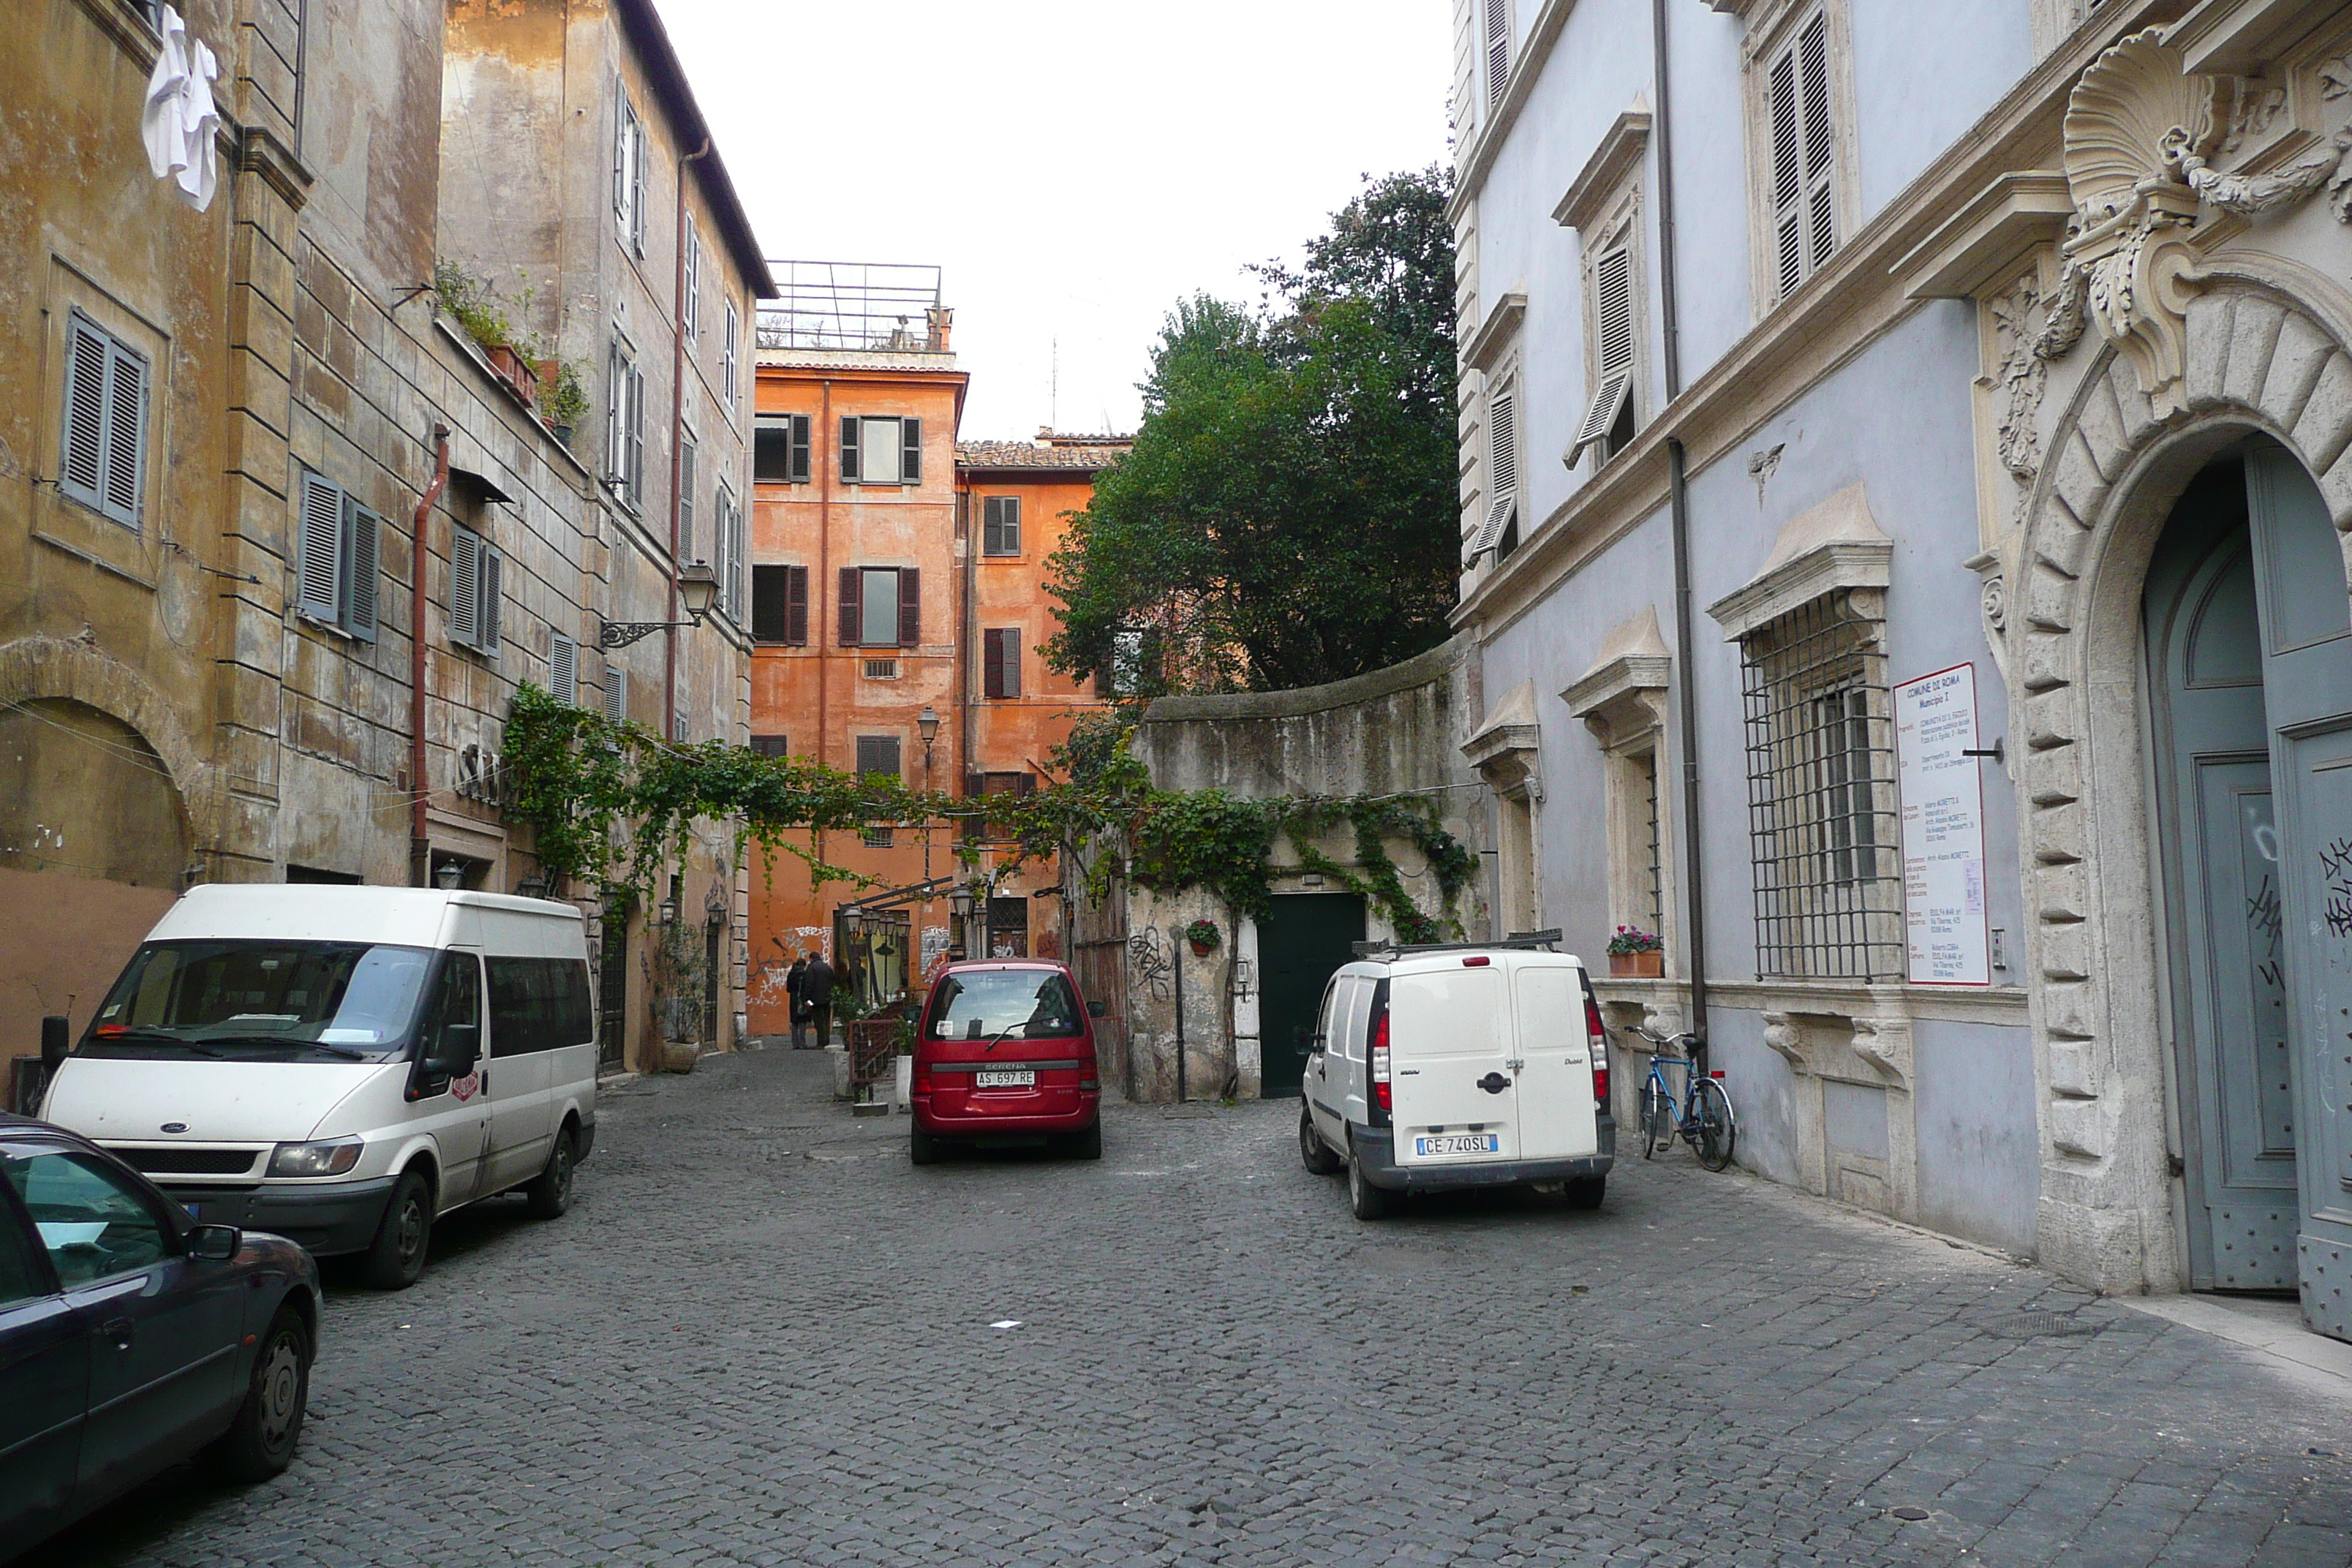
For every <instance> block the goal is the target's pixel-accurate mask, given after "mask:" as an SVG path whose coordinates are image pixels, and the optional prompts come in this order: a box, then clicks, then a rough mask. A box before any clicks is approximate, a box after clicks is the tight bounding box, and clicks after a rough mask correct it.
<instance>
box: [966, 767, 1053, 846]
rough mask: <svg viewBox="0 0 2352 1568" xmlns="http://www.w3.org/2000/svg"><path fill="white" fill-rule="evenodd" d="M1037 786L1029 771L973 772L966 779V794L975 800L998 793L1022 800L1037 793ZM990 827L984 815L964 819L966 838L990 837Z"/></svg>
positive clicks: (987, 797) (984, 798)
mask: <svg viewBox="0 0 2352 1568" xmlns="http://www.w3.org/2000/svg"><path fill="white" fill-rule="evenodd" d="M1036 788H1037V780H1036V778H1035V777H1034V775H1033V774H1029V773H972V774H971V775H970V776H968V777H967V778H966V779H965V781H964V794H966V795H970V796H971V797H972V798H973V799H975V800H987V799H991V798H992V797H994V796H997V795H1008V796H1010V797H1012V798H1013V799H1014V800H1022V799H1025V798H1027V797H1028V796H1029V795H1034V794H1035V793H1036ZM990 827H991V825H990V823H989V821H988V819H987V818H986V817H984V816H967V817H965V818H964V819H963V836H964V837H966V838H987V837H992V834H991V831H990Z"/></svg>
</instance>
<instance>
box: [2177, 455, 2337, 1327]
mask: <svg viewBox="0 0 2352 1568" xmlns="http://www.w3.org/2000/svg"><path fill="white" fill-rule="evenodd" d="M2145 604H2146V610H2147V649H2148V665H2149V670H2148V675H2149V680H2148V686H2149V689H2150V692H2151V694H2152V697H2153V700H2152V702H2151V708H2152V709H2153V710H2154V711H2153V717H2154V719H2155V721H2156V733H2157V752H2158V759H2157V768H2156V774H2157V781H2156V782H2157V800H2158V821H2159V826H2158V842H2159V844H2160V846H2161V847H2162V851H2163V853H2162V856H2161V859H2162V868H2163V877H2164V882H2165V894H2166V899H2165V901H2166V912H2167V920H2166V922H2165V929H2166V931H2167V934H2168V938H2169V945H2170V950H2171V961H2172V962H2171V965H2170V968H2171V975H2172V997H2171V1001H2172V1036H2173V1047H2174V1052H2175V1058H2174V1059H2175V1070H2176V1075H2177V1078H2178V1080H2179V1086H2180V1089H2179V1100H2180V1124H2181V1134H2182V1137H2181V1142H2182V1155H2183V1166H2184V1175H2185V1178H2186V1180H2187V1183H2188V1188H2189V1279H2190V1282H2191V1283H2192V1284H2193V1285H2194V1286H2195V1288H2197V1289H2203V1290H2211V1289H2223V1290H2289V1289H2294V1281H2295V1265H2294V1256H2295V1236H2296V1230H2297V1224H2298V1221H2299V1220H2300V1218H2301V1214H2302V1210H2301V1205H2300V1204H2299V1203H2298V1201H2297V1197H2296V1192H2295V1151H2294V1121H2295V1114H2294V1089H2293V1082H2294V1074H2293V1071H2292V1059H2291V1058H2292V1053H2291V1051H2290V1049H2289V1046H2288V1029H2287V1015H2286V990H2285V985H2284V979H2283V974H2282V970H2281V965H2280V934H2281V933H2280V929H2279V912H2278V911H2279V889H2278V883H2279V878H2278V833H2277V830H2276V826H2275V823H2274V822H2273V807H2272V800H2271V766H2270V750H2269V744H2270V742H2269V728H2268V726H2267V724H2266V723H2265V722H2264V720H2263V659H2262V642H2261V636H2260V631H2259V628H2258V624H2257V623H2258V615H2257V612H2256V608H2255V586H2254V560H2253V552H2252V541H2251V539H2250V538H2249V536H2248V531H2247V525H2246V505H2245V489H2244V479H2242V474H2241V470H2240V468H2239V465H2237V464H2236V463H2234V462H2231V463H2221V464H2216V465H2215V466H2214V467H2213V468H2210V469H2208V470H2207V472H2206V473H2205V474H2204V475H2201V476H2200V479H2199V480H2198V482H2197V483H2196V484H2194V485H2192V486H2191V487H2190V489H2189V492H2188V494H2186V495H2185V496H2183V497H2182V499H2181V504H2180V505H2179V507H2178V508H2176V509H2175V510H2174V513H2173V521H2172V524H2171V526H2170V527H2169V528H2168V530H2167V531H2166V533H2165V537H2164V539H2163V541H2162V542H2160V543H2159V544H2158V548H2157V553H2156V557H2155V559H2154V560H2153V561H2152V562H2151V563H2150V564H2149V567H2148V575H2147V595H2146V599H2145Z"/></svg>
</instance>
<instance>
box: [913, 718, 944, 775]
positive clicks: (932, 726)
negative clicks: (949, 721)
mask: <svg viewBox="0 0 2352 1568" xmlns="http://www.w3.org/2000/svg"><path fill="white" fill-rule="evenodd" d="M915 728H916V730H917V731H919V732H920V733H921V735H922V737H923V777H924V778H925V779H926V780H929V777H930V773H931V742H933V741H936V740H938V739H939V738H940V714H939V710H938V709H936V708H932V707H929V706H928V705H926V706H925V708H924V709H923V710H922V711H921V712H920V713H918V714H916V715H915Z"/></svg>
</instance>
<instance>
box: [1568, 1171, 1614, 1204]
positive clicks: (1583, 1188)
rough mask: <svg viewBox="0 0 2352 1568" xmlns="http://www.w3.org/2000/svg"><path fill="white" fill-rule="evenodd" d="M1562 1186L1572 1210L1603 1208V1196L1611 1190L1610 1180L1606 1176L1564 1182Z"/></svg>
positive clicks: (1582, 1177)
mask: <svg viewBox="0 0 2352 1568" xmlns="http://www.w3.org/2000/svg"><path fill="white" fill-rule="evenodd" d="M1560 1185H1561V1188H1562V1190H1563V1192H1564V1194H1565V1195H1566V1196H1567V1198H1568V1206H1569V1207H1570V1208H1572V1209H1597V1208H1599V1207H1600V1206H1601V1196H1602V1194H1605V1193H1607V1192H1608V1190H1609V1178H1608V1177H1606V1176H1580V1177H1578V1178H1577V1179H1576V1180H1575V1181H1572V1182H1563V1183H1562V1184H1560Z"/></svg>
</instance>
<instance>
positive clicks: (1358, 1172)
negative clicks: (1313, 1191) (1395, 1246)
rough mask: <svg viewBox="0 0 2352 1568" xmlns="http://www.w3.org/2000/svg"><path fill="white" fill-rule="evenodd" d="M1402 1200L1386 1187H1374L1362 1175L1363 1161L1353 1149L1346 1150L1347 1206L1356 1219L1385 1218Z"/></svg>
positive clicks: (1393, 1211)
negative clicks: (1353, 1212) (1352, 1211)
mask: <svg viewBox="0 0 2352 1568" xmlns="http://www.w3.org/2000/svg"><path fill="white" fill-rule="evenodd" d="M1401 1201H1402V1200H1401V1199H1400V1198H1399V1197H1398V1195H1397V1194H1394V1193H1392V1192H1391V1191H1389V1190H1388V1189H1387V1188H1386V1187H1376V1186H1374V1185H1372V1184H1371V1182H1370V1180H1368V1179H1367V1178H1366V1177H1365V1175H1364V1162H1363V1158H1362V1156H1361V1155H1360V1154H1358V1153H1357V1152H1355V1151H1354V1150H1353V1149H1350V1150H1349V1152H1348V1206H1349V1208H1350V1209H1352V1210H1354V1211H1355V1215H1356V1217H1357V1218H1358V1219H1368V1220H1369V1219H1386V1218H1388V1217H1389V1215H1392V1214H1394V1213H1396V1211H1397V1205H1399V1203H1400V1202H1401Z"/></svg>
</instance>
